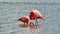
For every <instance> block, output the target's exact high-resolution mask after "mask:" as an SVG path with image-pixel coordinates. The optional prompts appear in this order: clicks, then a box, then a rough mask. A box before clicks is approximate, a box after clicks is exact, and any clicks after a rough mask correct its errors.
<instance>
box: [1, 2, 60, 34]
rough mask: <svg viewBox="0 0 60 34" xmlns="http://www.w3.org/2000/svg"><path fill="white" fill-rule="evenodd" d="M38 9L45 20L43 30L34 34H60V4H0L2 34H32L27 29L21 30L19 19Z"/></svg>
mask: <svg viewBox="0 0 60 34" xmlns="http://www.w3.org/2000/svg"><path fill="white" fill-rule="evenodd" d="M32 9H36V10H39V11H40V12H41V14H42V15H43V16H44V18H45V22H42V21H41V20H38V21H39V24H43V26H44V27H43V28H38V29H37V30H34V34H60V3H30V2H27V3H26V2H0V34H32V32H31V31H30V30H29V29H28V28H27V29H24V28H20V27H19V24H21V23H22V22H18V21H17V19H18V18H19V17H21V16H25V15H29V12H30V10H32Z"/></svg>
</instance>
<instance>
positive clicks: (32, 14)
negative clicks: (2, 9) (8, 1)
mask: <svg viewBox="0 0 60 34" xmlns="http://www.w3.org/2000/svg"><path fill="white" fill-rule="evenodd" d="M29 17H30V19H31V20H36V22H35V25H38V21H37V19H41V20H43V21H44V17H43V16H42V15H41V13H40V12H39V11H38V10H31V12H30V14H29Z"/></svg>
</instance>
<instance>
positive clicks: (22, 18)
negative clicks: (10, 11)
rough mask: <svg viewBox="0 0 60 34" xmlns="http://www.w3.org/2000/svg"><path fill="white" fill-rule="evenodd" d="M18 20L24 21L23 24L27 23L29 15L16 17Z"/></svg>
mask: <svg viewBox="0 0 60 34" xmlns="http://www.w3.org/2000/svg"><path fill="white" fill-rule="evenodd" d="M18 21H21V22H23V23H24V25H28V22H29V17H28V16H22V17H20V18H19V19H18Z"/></svg>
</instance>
